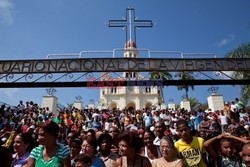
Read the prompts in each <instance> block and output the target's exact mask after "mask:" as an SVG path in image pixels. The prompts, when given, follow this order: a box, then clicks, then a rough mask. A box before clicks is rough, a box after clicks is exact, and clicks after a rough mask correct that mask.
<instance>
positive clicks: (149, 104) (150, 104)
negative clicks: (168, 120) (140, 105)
mask: <svg viewBox="0 0 250 167" xmlns="http://www.w3.org/2000/svg"><path fill="white" fill-rule="evenodd" d="M151 107H152V103H151V102H147V103H146V105H145V108H146V110H149V109H150V108H151Z"/></svg>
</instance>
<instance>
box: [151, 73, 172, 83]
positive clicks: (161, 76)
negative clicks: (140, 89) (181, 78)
mask: <svg viewBox="0 0 250 167" xmlns="http://www.w3.org/2000/svg"><path fill="white" fill-rule="evenodd" d="M149 78H150V79H152V80H155V79H156V80H158V79H161V80H163V81H166V80H170V79H172V75H171V74H170V73H169V72H167V71H164V72H160V71H153V72H151V73H150V77H149Z"/></svg>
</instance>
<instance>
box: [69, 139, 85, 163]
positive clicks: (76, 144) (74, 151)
mask: <svg viewBox="0 0 250 167" xmlns="http://www.w3.org/2000/svg"><path fill="white" fill-rule="evenodd" d="M81 145H82V140H81V139H79V138H75V139H74V140H72V141H71V142H70V144H69V148H70V158H71V167H74V166H75V162H74V160H75V158H76V157H77V155H78V154H79V153H80V151H81Z"/></svg>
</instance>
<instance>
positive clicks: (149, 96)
mask: <svg viewBox="0 0 250 167" xmlns="http://www.w3.org/2000/svg"><path fill="white" fill-rule="evenodd" d="M134 15H135V11H134V9H133V8H128V9H126V19H123V20H110V21H109V24H108V25H109V27H123V28H126V31H128V30H129V33H128V32H126V35H128V34H129V38H128V37H126V39H129V40H127V41H126V43H125V46H124V49H123V57H124V58H138V56H139V55H138V49H137V46H136V35H135V32H136V31H135V30H136V29H138V28H142V27H152V26H153V23H152V21H151V20H138V19H137V18H135V16H134ZM132 27H133V28H134V31H132ZM133 33H134V34H133ZM132 34H133V35H134V38H133V39H134V40H132ZM101 78H102V80H108V79H111V76H110V75H109V74H108V73H101ZM143 78H144V77H143V76H142V75H140V73H138V72H126V71H125V72H123V73H122V75H121V76H120V77H119V78H116V79H123V80H134V81H137V80H142V79H143ZM112 79H115V78H112ZM163 103H164V99H163V93H162V87H160V86H123V87H122V86H121V87H109V88H105V87H101V88H100V100H99V104H100V106H102V107H107V108H109V109H115V108H116V109H124V108H127V109H129V110H133V109H134V110H137V109H143V108H144V109H145V108H151V107H155V108H159V109H161V108H162V104H163Z"/></svg>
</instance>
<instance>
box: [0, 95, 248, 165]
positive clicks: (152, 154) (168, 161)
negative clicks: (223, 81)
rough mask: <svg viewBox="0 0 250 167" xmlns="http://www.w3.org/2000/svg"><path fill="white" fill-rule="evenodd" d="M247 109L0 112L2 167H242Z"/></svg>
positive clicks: (237, 104) (33, 107)
mask: <svg viewBox="0 0 250 167" xmlns="http://www.w3.org/2000/svg"><path fill="white" fill-rule="evenodd" d="M249 112H250V111H249V109H247V108H246V107H244V106H243V104H242V102H241V101H240V100H239V99H238V98H236V99H235V100H234V101H232V102H231V103H225V107H224V109H223V110H221V111H212V110H210V109H207V110H203V109H201V108H197V109H196V110H192V111H187V110H185V109H178V108H176V109H174V110H173V109H171V110H170V109H162V110H160V109H155V108H150V109H141V110H128V109H126V108H125V109H122V110H119V109H112V110H108V109H103V110H98V109H84V110H78V109H77V108H74V107H73V108H65V109H63V110H61V111H59V112H58V113H57V114H55V111H53V112H52V111H50V110H49V108H39V106H38V105H37V104H36V103H34V102H32V101H30V102H26V104H24V103H23V102H22V101H20V102H19V104H18V105H17V106H16V107H15V108H11V107H6V106H5V105H2V106H1V107H0V166H1V167H2V166H3V167H9V166H14V167H60V166H63V167H105V166H107V167H151V166H152V167H163V166H169V167H182V166H194V167H205V166H216V167H245V166H248V167H250V138H249V130H250V129H249V128H250V115H249Z"/></svg>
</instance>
